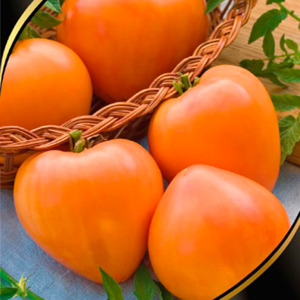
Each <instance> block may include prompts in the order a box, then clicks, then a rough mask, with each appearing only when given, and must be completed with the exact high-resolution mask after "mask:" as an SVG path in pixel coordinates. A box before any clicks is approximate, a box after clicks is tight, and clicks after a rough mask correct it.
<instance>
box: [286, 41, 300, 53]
mask: <svg viewBox="0 0 300 300" xmlns="http://www.w3.org/2000/svg"><path fill="white" fill-rule="evenodd" d="M285 44H286V45H287V46H288V48H289V49H291V50H293V51H294V52H295V53H296V52H298V44H297V43H296V42H295V41H293V40H290V39H287V40H285Z"/></svg>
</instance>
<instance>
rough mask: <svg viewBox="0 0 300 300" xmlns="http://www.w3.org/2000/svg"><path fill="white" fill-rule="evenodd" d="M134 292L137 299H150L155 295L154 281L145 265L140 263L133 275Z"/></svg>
mask: <svg viewBox="0 0 300 300" xmlns="http://www.w3.org/2000/svg"><path fill="white" fill-rule="evenodd" d="M133 284H134V294H135V295H136V297H137V299H138V300H152V299H153V298H154V296H155V283H154V281H153V279H152V277H151V274H150V272H149V271H148V269H147V268H146V266H145V265H144V264H143V263H141V265H140V266H139V268H138V269H137V271H136V273H135V276H134V281H133Z"/></svg>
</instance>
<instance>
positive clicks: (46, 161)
mask: <svg viewBox="0 0 300 300" xmlns="http://www.w3.org/2000/svg"><path fill="white" fill-rule="evenodd" d="M162 193H163V183H162V176H161V173H160V171H159V169H158V167H157V165H156V163H155V161H154V160H153V158H152V157H151V156H150V155H149V153H148V152H147V151H146V150H145V149H143V148H142V147H141V146H140V145H138V144H136V143H134V142H131V141H128V140H112V141H107V142H103V143H101V144H99V145H96V146H95V147H93V148H91V149H89V150H84V151H83V152H82V153H79V154H78V153H72V152H62V151H56V150H54V151H48V152H44V153H42V154H40V155H38V156H33V157H30V158H29V159H28V160H26V161H25V162H24V163H23V164H22V166H21V167H20V169H19V171H18V173H17V177H16V181H15V187H14V199H15V206H16V211H17V215H18V217H19V220H20V222H21V224H22V225H23V227H24V228H25V230H26V231H27V233H28V234H29V236H30V237H31V238H32V239H33V240H34V241H35V242H36V243H37V244H38V245H39V246H40V247H41V248H42V249H43V250H44V251H46V252H47V253H48V254H49V255H51V256H52V257H53V258H54V259H56V260H57V261H58V262H60V263H61V264H63V265H64V266H66V267H68V268H70V269H71V270H73V271H75V272H77V273H79V274H81V275H82V276H84V277H86V278H89V279H91V280H94V281H98V282H101V275H100V272H99V270H98V265H99V266H100V267H102V268H103V269H104V270H105V271H106V272H107V273H108V274H110V275H111V276H113V277H114V278H115V279H116V280H117V281H119V282H120V281H124V280H126V279H128V278H129V277H130V276H131V275H132V274H133V272H134V271H135V269H136V268H137V267H138V265H139V263H140V262H141V260H142V258H143V256H144V255H145V252H146V249H147V237H148V231H149V226H150V221H151V218H152V215H153V213H154V210H155V208H156V206H157V204H158V201H159V200H160V198H161V196H162Z"/></svg>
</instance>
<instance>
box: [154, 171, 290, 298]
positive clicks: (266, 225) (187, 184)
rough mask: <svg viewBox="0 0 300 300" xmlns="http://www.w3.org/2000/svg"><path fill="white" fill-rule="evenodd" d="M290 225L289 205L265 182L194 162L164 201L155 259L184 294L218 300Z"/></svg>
mask: <svg viewBox="0 0 300 300" xmlns="http://www.w3.org/2000/svg"><path fill="white" fill-rule="evenodd" d="M289 227H290V223H289V218H288V216H287V213H286V212H285V210H284V208H283V206H282V205H281V203H280V202H279V201H278V199H277V198H276V197H275V196H274V195H273V194H272V193H271V192H269V191H268V190H267V189H265V188H264V187H262V186H261V185H259V184H257V183H256V182H254V181H252V180H250V179H248V178H246V177H243V176H240V175H237V174H234V173H232V172H229V171H225V170H221V169H217V168H215V167H211V166H203V165H202V166H201V165H195V166H192V167H189V168H187V169H185V170H183V171H182V172H180V173H179V174H178V175H177V176H176V177H175V178H174V180H173V181H172V182H171V184H170V185H169V187H168V189H167V191H166V192H165V194H164V196H163V197H162V199H161V201H160V203H159V205H158V208H157V210H156V212H155V214H154V217H153V220H152V222H151V227H150V233H149V254H150V260H151V263H152V266H153V269H154V272H155V274H156V275H157V277H158V279H159V280H161V282H162V283H163V285H164V286H165V287H166V288H167V289H168V290H169V291H170V292H172V293H173V294H174V295H176V296H177V297H179V298H180V299H184V300H208V299H215V298H216V297H217V296H219V295H221V294H222V293H223V292H226V291H227V290H228V289H229V288H231V287H233V286H234V285H235V284H237V283H238V282H239V281H240V280H242V279H243V278H244V277H245V276H246V275H248V274H249V273H250V272H251V271H253V270H254V269H255V268H256V267H258V265H259V264H260V263H262V262H263V260H264V259H266V258H267V257H268V255H269V254H271V252H272V251H273V250H274V249H275V248H276V246H277V245H278V244H279V243H280V241H281V240H282V239H283V238H284V236H285V234H286V233H287V232H288V229H289Z"/></svg>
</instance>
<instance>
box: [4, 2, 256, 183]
mask: <svg viewBox="0 0 300 300" xmlns="http://www.w3.org/2000/svg"><path fill="white" fill-rule="evenodd" d="M255 3H256V0H229V1H228V3H227V4H226V6H225V7H224V8H222V9H220V8H217V9H215V10H214V11H213V12H212V13H211V14H210V19H211V22H210V32H211V33H210V36H209V38H208V40H207V41H206V42H204V43H202V44H201V45H199V47H198V48H197V49H196V50H195V52H194V53H193V54H192V56H190V57H187V58H185V59H184V60H182V61H181V62H180V63H179V64H178V65H177V66H176V67H175V69H174V70H172V71H171V72H170V73H166V74H162V75H161V76H159V77H158V78H156V79H155V80H154V81H153V82H152V84H151V85H150V87H149V88H148V89H144V90H142V91H140V92H138V93H137V94H135V95H134V96H133V97H131V98H130V99H129V100H127V101H126V102H117V103H113V104H110V105H106V106H103V107H101V108H100V109H98V110H96V111H95V112H93V113H92V114H91V115H87V116H80V117H76V118H73V119H71V120H69V121H68V122H66V123H64V124H62V125H61V126H56V125H53V126H51V125H50V126H42V127H39V128H36V129H33V130H27V129H24V128H21V127H17V126H3V127H0V156H4V158H5V160H4V165H1V166H0V185H1V187H2V188H11V187H12V186H13V182H14V178H15V175H16V172H17V168H16V167H14V165H13V161H14V157H15V156H16V155H17V154H21V153H25V152H29V151H44V150H49V149H52V148H54V147H57V146H59V145H62V144H64V143H66V142H67V141H68V139H69V133H70V132H71V131H73V130H75V129H76V130H81V131H83V135H82V136H83V137H84V138H90V137H93V136H95V135H99V137H100V138H98V139H97V142H101V141H103V140H107V139H113V138H117V137H122V138H128V139H136V138H139V137H142V136H143V135H145V134H146V131H147V127H148V123H149V120H150V117H151V114H152V112H153V110H154V109H155V108H156V107H157V106H158V105H159V104H160V103H161V102H162V101H164V100H166V99H169V98H171V97H174V96H176V90H175V89H174V87H173V84H172V83H173V81H174V80H177V79H179V76H180V75H179V73H188V74H189V77H190V79H191V80H194V79H195V77H197V76H198V75H200V74H201V72H202V71H203V70H204V69H205V68H206V67H208V66H209V65H210V64H211V63H212V62H213V61H215V60H216V59H217V57H218V56H219V54H220V53H221V51H222V50H223V49H224V48H225V47H227V46H228V45H230V44H231V43H232V42H233V41H234V40H235V38H236V37H237V35H238V33H239V30H240V28H241V26H243V25H244V24H245V23H246V22H247V21H248V19H249V17H250V13H251V9H252V7H253V6H254V5H255ZM53 35H55V30H50V31H47V32H44V33H43V36H44V37H47V38H51V37H52V38H53ZM97 103H98V102H97V101H96V104H97Z"/></svg>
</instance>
